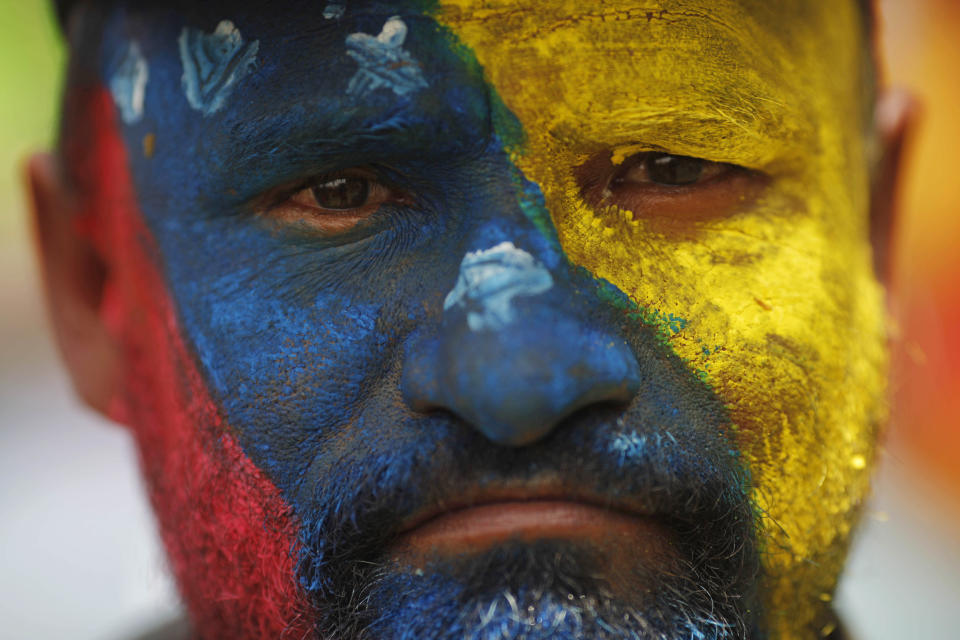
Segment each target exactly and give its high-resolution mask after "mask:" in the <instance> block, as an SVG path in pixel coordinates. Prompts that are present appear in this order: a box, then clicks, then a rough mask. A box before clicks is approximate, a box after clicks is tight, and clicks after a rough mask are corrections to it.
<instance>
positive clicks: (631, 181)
mask: <svg viewBox="0 0 960 640" xmlns="http://www.w3.org/2000/svg"><path fill="white" fill-rule="evenodd" d="M575 173H576V176H577V178H578V180H579V182H580V186H581V194H582V195H583V197H584V199H585V200H586V201H587V202H588V203H589V204H591V205H593V206H594V207H597V208H603V207H607V206H611V205H614V206H617V207H619V208H621V209H624V210H626V211H629V212H631V213H632V214H633V215H634V216H635V217H637V218H668V219H671V220H676V221H694V220H703V219H709V218H716V217H721V216H727V215H730V214H732V213H734V212H736V211H737V210H739V208H742V207H744V206H746V205H747V204H749V202H750V201H752V200H753V199H754V197H755V196H756V195H757V193H758V192H759V189H760V188H761V187H762V186H763V184H764V183H765V176H764V175H763V174H761V173H759V172H755V171H751V170H749V169H745V168H744V167H740V166H737V165H734V164H728V163H723V162H711V161H709V160H704V159H703V158H694V157H690V156H681V155H674V154H670V153H661V152H644V153H638V154H636V155H633V156H631V157H629V158H627V159H626V160H624V161H623V163H621V164H620V166H615V165H614V164H613V163H612V162H611V153H610V152H604V153H601V154H598V155H596V156H594V157H592V158H590V159H589V160H588V161H587V162H586V163H584V164H583V165H582V166H580V167H578V168H577V169H576V170H575Z"/></svg>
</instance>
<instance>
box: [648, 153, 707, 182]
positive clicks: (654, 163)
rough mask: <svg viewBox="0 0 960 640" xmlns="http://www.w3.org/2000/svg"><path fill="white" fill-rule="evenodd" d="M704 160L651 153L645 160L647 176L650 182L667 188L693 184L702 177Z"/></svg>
mask: <svg viewBox="0 0 960 640" xmlns="http://www.w3.org/2000/svg"><path fill="white" fill-rule="evenodd" d="M704 164H706V161H705V160H701V159H700V158H691V157H689V156H674V155H670V154H669V153H652V154H650V156H649V157H648V158H647V175H649V176H650V181H651V182H656V183H657V184H662V185H667V186H679V185H684V184H693V183H694V182H696V181H697V180H699V179H700V176H702V175H703V166H704Z"/></svg>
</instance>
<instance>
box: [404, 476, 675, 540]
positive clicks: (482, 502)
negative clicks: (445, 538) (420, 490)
mask: <svg viewBox="0 0 960 640" xmlns="http://www.w3.org/2000/svg"><path fill="white" fill-rule="evenodd" d="M537 501H558V502H572V503H578V504H584V505H588V506H593V507H597V508H601V509H608V510H614V511H619V512H622V513H625V514H628V515H631V516H635V517H650V516H654V515H656V514H655V513H654V512H653V511H652V510H651V509H649V508H646V507H644V506H643V505H642V504H640V503H639V501H638V500H637V498H636V497H634V498H633V499H632V500H618V499H615V498H613V497H611V496H605V495H601V494H599V493H596V492H593V491H587V490H584V489H572V488H570V487H564V486H562V485H560V484H558V483H553V482H534V483H529V482H528V483H524V484H515V485H509V484H508V485H501V486H497V487H485V488H479V489H475V490H472V491H467V492H465V493H461V494H459V495H456V496H450V497H447V498H443V499H439V500H436V501H434V502H432V503H431V504H428V505H426V506H424V507H422V508H420V509H418V510H416V511H415V512H414V513H412V514H411V515H410V516H409V517H407V518H404V519H403V520H402V521H401V523H400V527H399V529H398V535H403V534H405V533H408V532H409V531H412V530H413V529H416V528H417V527H420V526H422V525H424V524H426V523H427V522H429V521H431V520H434V519H435V518H439V517H441V516H444V515H446V514H450V513H453V512H456V511H461V510H464V509H470V508H473V507H480V506H486V505H492V504H498V503H516V502H537Z"/></svg>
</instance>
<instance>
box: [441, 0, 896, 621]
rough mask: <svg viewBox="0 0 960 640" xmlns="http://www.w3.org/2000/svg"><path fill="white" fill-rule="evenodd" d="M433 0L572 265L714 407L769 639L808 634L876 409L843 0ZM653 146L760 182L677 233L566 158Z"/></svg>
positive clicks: (839, 552)
mask: <svg viewBox="0 0 960 640" xmlns="http://www.w3.org/2000/svg"><path fill="white" fill-rule="evenodd" d="M637 4H638V3H637V2H635V1H630V0H606V1H604V2H598V3H589V4H588V8H586V9H585V8H584V7H585V5H584V3H580V2H572V1H570V0H549V1H547V0H541V1H539V2H537V3H529V2H519V1H516V0H487V1H484V2H480V1H477V0H443V1H442V2H441V7H440V9H439V10H438V19H439V20H440V21H441V22H442V23H443V24H445V25H446V26H448V27H449V28H450V29H451V30H452V32H453V33H454V34H456V36H457V37H458V38H459V39H460V40H461V42H463V43H464V44H465V45H467V46H468V47H470V48H471V49H472V50H473V52H474V54H475V55H476V57H477V59H478V60H479V61H480V63H481V64H482V65H483V67H484V69H485V73H486V75H487V80H488V81H489V82H490V84H491V85H492V87H493V88H494V89H495V90H496V91H497V92H498V94H499V96H500V98H501V99H502V100H503V101H504V103H505V104H506V106H507V107H508V108H509V109H510V110H511V111H512V112H513V113H514V114H515V115H516V116H517V117H518V119H519V120H520V122H521V123H522V124H523V127H524V129H525V132H526V136H527V138H526V142H525V143H524V145H523V147H522V148H515V149H513V150H512V153H513V155H514V161H515V162H516V164H517V166H518V167H520V169H521V170H522V171H523V172H524V174H525V175H526V177H527V178H528V179H530V180H533V181H535V182H536V183H538V184H539V185H540V187H541V189H542V190H543V193H544V196H545V199H546V203H547V206H548V209H549V211H550V213H551V215H552V217H553V221H554V223H555V225H556V227H557V230H558V233H559V236H560V239H561V242H562V244H563V247H564V250H565V251H566V252H567V254H568V256H569V257H570V259H571V260H572V261H573V262H575V263H577V264H579V265H582V266H584V267H586V268H587V269H589V270H590V271H591V272H593V273H594V274H595V275H596V276H598V277H602V278H605V279H607V280H609V281H611V282H612V283H613V284H615V285H616V286H617V287H619V288H620V289H621V290H623V291H624V292H625V293H627V294H628V295H629V296H631V298H632V299H633V300H634V301H635V302H636V303H638V304H639V305H641V306H643V307H645V308H647V309H652V310H655V311H656V312H657V313H658V314H663V315H669V314H673V315H674V316H677V317H682V318H684V319H685V320H686V324H685V326H684V328H683V329H681V330H679V331H678V332H677V333H674V334H672V335H671V336H670V337H669V341H670V344H671V346H672V348H673V349H674V350H675V352H676V353H677V354H679V355H680V356H681V357H682V358H684V359H685V360H686V361H687V362H688V363H689V366H690V368H691V370H694V371H699V372H701V375H702V377H705V379H706V380H707V381H708V383H709V384H711V385H712V387H713V388H714V389H715V390H716V392H717V393H718V394H719V395H720V396H721V397H722V398H723V399H724V401H725V402H726V403H727V404H728V406H729V408H730V412H731V415H732V417H733V421H734V423H735V427H736V434H735V438H736V439H737V442H738V444H739V446H740V449H741V451H742V452H743V456H744V459H745V461H746V462H747V464H748V466H749V468H750V470H751V474H752V478H753V486H754V488H753V499H754V501H755V504H756V505H757V507H758V509H759V511H760V513H761V515H760V528H761V543H762V545H763V549H764V566H765V569H766V571H767V574H768V582H767V584H765V585H764V586H763V589H764V592H765V594H766V596H765V604H766V607H767V615H768V623H769V626H770V629H771V632H772V633H771V637H775V638H801V637H811V636H812V635H813V633H814V632H815V631H819V630H821V627H822V625H825V624H827V623H826V622H825V620H826V611H827V607H828V606H829V604H828V603H829V600H830V597H831V594H832V592H833V589H834V586H835V584H836V580H837V577H838V575H839V572H840V569H841V567H842V564H843V559H844V555H845V553H846V547H847V541H848V539H849V535H850V532H851V529H852V528H853V526H854V523H855V520H856V517H857V512H858V507H859V505H860V504H861V502H862V501H863V500H864V497H865V495H866V493H867V490H868V478H869V471H870V467H871V466H872V461H873V458H874V446H875V440H876V435H877V430H878V427H879V425H881V424H882V423H883V422H884V420H885V416H886V405H885V401H884V398H885V379H886V372H885V369H886V350H885V340H886V338H885V335H886V334H885V327H884V321H883V317H884V316H883V302H882V297H883V294H882V290H881V288H880V286H879V285H878V284H877V282H876V280H875V279H874V277H873V273H872V268H871V256H870V247H869V243H868V240H867V219H866V212H867V206H868V199H867V198H868V182H869V180H868V171H867V164H868V162H867V160H868V159H867V156H868V146H869V145H868V140H867V136H866V135H865V134H864V126H863V124H864V117H863V110H864V107H865V106H866V105H865V100H866V99H867V98H866V97H865V96H863V95H860V91H859V87H860V86H861V82H860V80H861V79H862V78H861V74H862V63H863V58H862V56H863V55H864V53H863V49H862V42H863V40H862V34H861V24H860V20H859V16H858V15H857V12H856V7H855V4H854V3H853V2H848V3H840V4H837V3H819V2H809V1H808V0H791V1H783V2H777V3H770V2H767V1H766V0H740V1H734V0H688V1H686V2H682V3H680V2H676V1H673V2H670V1H666V0H664V1H662V2H659V3H657V2H654V3H652V4H650V3H647V4H646V5H645V7H644V8H637ZM644 150H660V151H665V152H668V153H672V154H678V155H686V156H695V157H698V158H703V159H706V160H710V161H715V162H728V163H734V164H737V165H741V166H744V167H747V168H750V169H753V170H756V171H757V172H762V173H763V174H765V175H766V176H767V181H766V183H765V185H764V187H763V189H762V193H760V195H758V196H757V197H755V198H746V199H744V200H743V202H742V203H741V204H740V205H739V206H736V207H734V209H733V210H732V211H729V212H725V213H724V214H723V215H718V216H715V217H711V218H709V219H706V220H701V221H699V222H694V223H691V226H690V228H689V229H688V230H687V231H686V232H685V233H683V234H672V233H670V232H669V231H665V230H664V229H663V228H662V225H658V224H657V223H656V221H654V220H652V219H649V218H645V217H642V216H637V215H634V214H632V213H631V212H626V211H623V210H621V209H618V208H615V207H599V208H598V207H593V206H590V205H589V204H588V203H587V202H585V200H584V198H583V197H582V195H581V185H580V184H579V183H578V182H577V178H576V176H575V168H576V167H579V166H581V165H583V164H584V163H585V162H586V161H587V160H588V159H589V158H590V157H593V156H594V155H595V154H598V153H607V154H609V157H610V158H611V161H612V163H613V164H617V163H619V162H622V161H623V160H624V159H625V158H627V157H629V156H630V155H631V154H633V153H636V152H637V151H644Z"/></svg>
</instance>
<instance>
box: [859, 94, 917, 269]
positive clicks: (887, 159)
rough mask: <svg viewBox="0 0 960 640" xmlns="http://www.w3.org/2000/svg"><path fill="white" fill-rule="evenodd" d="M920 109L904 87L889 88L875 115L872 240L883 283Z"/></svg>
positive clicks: (871, 206) (874, 260)
mask: <svg viewBox="0 0 960 640" xmlns="http://www.w3.org/2000/svg"><path fill="white" fill-rule="evenodd" d="M919 112H920V109H919V104H918V103H917V101H916V100H915V99H914V98H913V96H911V95H910V94H908V93H907V92H905V91H901V90H888V91H885V92H884V93H883V94H882V95H881V96H880V99H879V100H878V101H877V106H876V112H875V115H874V123H875V126H876V134H877V138H878V141H879V144H880V155H879V158H878V159H877V163H876V165H875V166H874V173H873V182H872V188H871V194H870V241H871V243H872V244H873V265H874V269H875V270H876V273H877V277H878V278H879V279H880V281H881V282H883V283H884V284H889V282H890V276H891V270H892V266H893V265H892V255H891V253H892V252H891V241H892V239H893V236H894V235H895V231H896V224H897V195H898V193H899V187H900V185H901V184H902V180H903V178H902V175H903V158H904V155H905V149H906V147H907V145H908V143H909V141H910V136H911V134H912V133H913V129H914V127H915V126H916V123H917V120H918V116H919Z"/></svg>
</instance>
